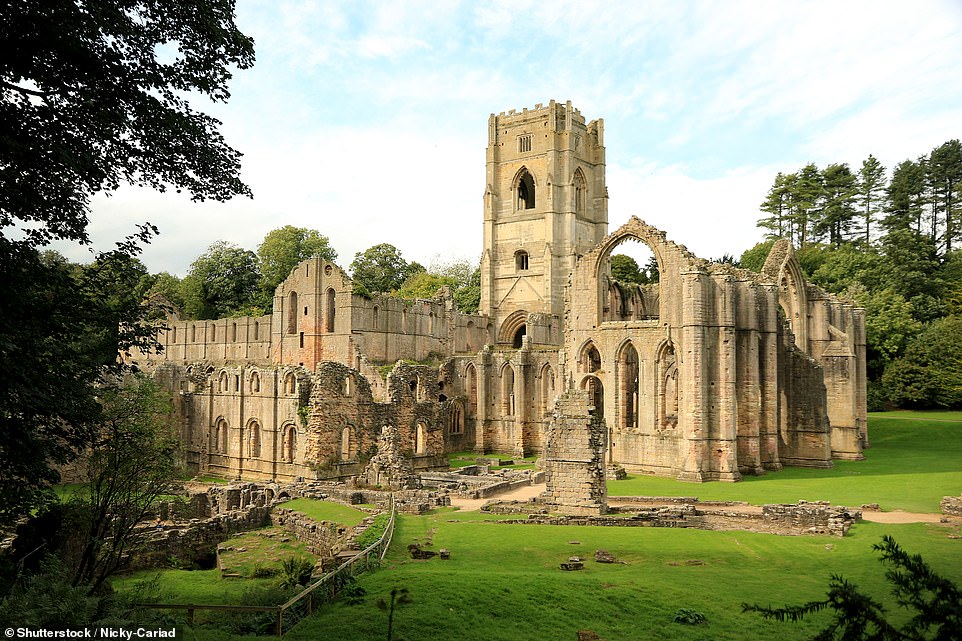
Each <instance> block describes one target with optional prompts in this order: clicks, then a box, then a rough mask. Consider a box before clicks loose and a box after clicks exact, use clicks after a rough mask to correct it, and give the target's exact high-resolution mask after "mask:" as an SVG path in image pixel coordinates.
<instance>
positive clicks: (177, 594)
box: [111, 569, 277, 605]
mask: <svg viewBox="0 0 962 641" xmlns="http://www.w3.org/2000/svg"><path fill="white" fill-rule="evenodd" d="M151 580H156V581H157V589H158V590H159V595H160V598H159V599H158V600H157V602H158V603H202V604H205V605H226V604H236V603H238V602H239V601H240V599H241V597H242V595H243V594H244V592H246V591H249V590H251V589H256V588H267V587H272V586H274V585H277V579H276V578H265V579H223V578H221V575H220V570H217V569H214V570H144V571H142V572H135V573H134V574H128V575H125V576H119V577H116V578H114V579H111V584H112V585H113V588H114V590H116V591H118V592H130V591H133V590H136V589H137V586H138V584H139V583H142V582H144V581H151Z"/></svg>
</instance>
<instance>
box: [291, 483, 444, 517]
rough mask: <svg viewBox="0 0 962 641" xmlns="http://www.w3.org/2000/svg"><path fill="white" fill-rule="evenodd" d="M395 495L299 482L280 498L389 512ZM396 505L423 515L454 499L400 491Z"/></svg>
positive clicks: (398, 508)
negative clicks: (332, 501) (310, 500)
mask: <svg viewBox="0 0 962 641" xmlns="http://www.w3.org/2000/svg"><path fill="white" fill-rule="evenodd" d="M391 494H392V492H387V491H384V490H373V489H367V488H358V487H353V486H351V485H346V484H344V483H337V484H330V483H323V482H313V483H297V484H295V485H288V486H285V487H284V488H283V489H282V491H281V493H280V496H281V497H282V498H283V497H284V496H288V497H290V498H296V497H303V498H308V499H319V500H324V499H333V500H335V501H341V502H342V503H347V504H350V505H359V504H362V503H365V504H369V505H375V506H377V508H378V509H379V510H387V509H388V507H389V506H390V504H391ZM393 494H394V505H395V506H396V507H397V510H398V512H404V513H407V514H423V513H425V512H427V511H429V510H433V509H435V508H438V507H446V506H448V505H451V499H450V498H449V497H448V496H447V495H444V494H441V493H438V492H435V491H429V490H399V491H396V492H393Z"/></svg>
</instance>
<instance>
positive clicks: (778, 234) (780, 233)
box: [758, 172, 798, 238]
mask: <svg viewBox="0 0 962 641" xmlns="http://www.w3.org/2000/svg"><path fill="white" fill-rule="evenodd" d="M797 179H798V177H797V176H796V175H795V174H790V175H788V176H786V175H785V174H783V173H782V172H778V174H776V176H775V184H773V185H772V187H771V189H769V190H768V194H767V195H766V196H765V200H764V201H763V202H762V204H761V206H760V207H759V209H761V211H763V212H764V213H766V214H768V217H767V218H762V219H760V220H759V221H758V226H759V227H763V228H765V229H767V230H768V233H767V234H766V236H767V237H768V238H783V237H791V235H792V227H791V219H790V216H789V210H790V204H789V194H790V192H791V189H792V185H793V184H794V183H795V181H796V180H797Z"/></svg>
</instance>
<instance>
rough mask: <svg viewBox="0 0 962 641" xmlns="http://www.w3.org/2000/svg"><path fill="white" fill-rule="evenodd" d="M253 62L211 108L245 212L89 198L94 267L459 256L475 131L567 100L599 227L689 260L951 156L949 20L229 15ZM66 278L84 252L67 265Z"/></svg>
mask: <svg viewBox="0 0 962 641" xmlns="http://www.w3.org/2000/svg"><path fill="white" fill-rule="evenodd" d="M237 9H238V17H237V19H238V24H239V26H240V27H241V29H242V30H243V31H244V32H245V33H247V34H248V35H251V36H252V37H253V38H254V39H255V42H256V51H257V62H256V64H255V67H254V68H253V69H250V70H247V71H242V72H238V73H237V74H236V75H235V78H234V80H233V82H232V84H231V90H232V94H233V95H232V98H231V101H230V102H229V103H228V104H226V105H222V104H217V105H209V104H198V106H199V107H202V108H204V109H205V110H208V111H210V112H211V113H214V114H215V115H216V116H217V117H218V118H220V119H221V120H222V121H223V123H224V124H223V132H224V134H225V136H226V137H227V139H228V141H229V142H230V143H231V144H232V145H233V146H234V147H236V148H238V149H240V150H241V151H242V152H244V154H245V157H244V169H243V175H244V178H245V180H246V181H247V182H248V184H250V186H251V188H252V189H253V191H254V199H253V200H249V199H235V200H233V201H231V202H228V203H223V204H221V203H203V204H193V203H191V202H190V201H189V200H188V199H187V198H186V197H183V196H178V195H176V194H156V193H153V192H150V191H148V190H140V189H133V188H124V189H121V190H120V191H119V192H117V193H116V194H114V195H113V196H111V197H109V198H106V197H97V198H96V199H95V200H94V205H93V215H92V217H91V228H90V230H91V233H92V236H93V239H94V243H95V246H96V247H98V248H106V247H108V246H110V244H111V243H112V242H113V241H115V240H118V239H120V238H122V237H123V236H124V235H126V234H128V233H130V232H131V231H132V230H133V226H134V224H135V223H136V222H140V221H143V220H149V221H150V222H152V223H154V224H156V225H158V226H159V227H160V230H161V235H160V237H159V238H157V239H156V240H155V241H154V243H153V244H152V245H151V246H150V247H149V248H148V249H147V250H146V251H145V253H144V256H143V258H144V261H145V262H146V263H147V265H148V267H149V268H150V269H151V270H152V271H161V270H164V271H170V272H173V273H177V274H181V275H183V274H184V273H186V271H187V270H188V268H189V265H190V262H191V261H192V260H193V259H194V258H195V257H197V256H198V255H199V254H201V253H202V252H203V251H204V250H205V249H206V247H207V246H208V245H210V244H211V243H212V242H214V241H216V240H227V241H229V242H233V243H236V244H238V245H241V246H243V247H247V248H249V249H256V246H257V244H258V243H259V242H260V240H261V239H262V238H263V237H264V235H265V234H266V233H267V232H268V231H270V230H271V229H274V228H277V227H280V226H283V225H288V224H291V225H297V226H302V227H310V228H314V229H318V230H319V231H320V232H321V233H323V234H325V235H327V236H328V237H329V238H330V240H331V243H332V245H333V246H334V248H335V249H336V250H337V252H338V255H339V258H338V262H339V263H340V264H341V265H342V266H344V267H347V266H348V265H349V264H350V262H351V260H352V259H353V257H354V254H355V253H356V252H358V251H362V250H364V249H366V248H367V247H370V246H372V245H374V244H377V243H381V242H389V243H392V244H394V245H396V246H397V247H398V248H399V249H401V252H402V254H403V255H404V257H405V258H407V259H408V260H417V261H419V262H421V263H423V264H429V263H431V262H432V261H438V260H441V261H445V260H450V259H453V258H468V259H470V260H472V261H473V260H476V259H478V257H479V256H480V253H481V231H482V228H481V221H482V200H481V197H482V194H483V192H484V149H485V145H486V142H487V141H486V132H487V117H488V115H489V114H490V113H491V112H495V113H497V112H501V111H507V110H509V109H519V110H520V109H522V108H524V107H529V108H532V107H534V105H535V104H536V103H547V102H548V101H549V100H551V99H555V100H558V101H565V100H571V101H572V103H573V104H574V106H576V107H578V108H579V109H580V110H581V112H582V114H583V115H585V117H586V118H587V119H589V120H591V119H594V118H604V120H605V143H606V147H607V161H608V165H607V180H608V190H609V195H610V200H609V223H610V224H609V229H610V230H614V229H616V228H617V227H618V226H619V225H621V224H622V223H623V222H625V221H626V220H627V219H628V217H629V216H631V215H636V216H638V217H640V218H642V219H643V220H645V221H646V222H648V223H650V224H653V225H655V226H657V227H659V228H661V229H663V230H665V231H666V232H667V234H668V237H669V238H670V239H672V240H675V241H677V242H679V243H682V244H685V245H686V246H688V248H689V249H691V250H692V251H693V252H695V253H696V254H698V255H700V256H702V257H705V258H713V257H719V256H721V255H722V254H724V253H730V254H733V255H735V256H738V255H739V254H741V252H742V251H744V250H745V249H747V248H749V247H751V246H752V245H754V244H755V243H756V242H757V241H759V240H760V239H761V233H760V232H759V230H757V229H756V227H755V221H756V219H757V218H758V217H759V215H760V214H759V212H758V204H759V203H760V202H761V200H762V199H763V197H764V195H765V192H766V191H767V189H768V187H769V186H770V185H771V183H772V180H773V179H774V176H775V174H776V173H777V172H778V171H783V172H790V171H795V170H796V169H798V168H800V167H801V166H803V165H804V164H806V163H808V162H815V163H817V164H819V166H824V165H825V164H828V163H830V162H847V163H849V164H850V165H851V166H852V167H853V169H855V168H857V167H858V165H860V164H861V162H862V160H863V159H864V158H865V157H866V156H868V154H870V153H871V154H874V155H875V156H876V157H877V158H879V160H881V161H882V163H883V164H884V165H886V167H888V168H891V167H892V166H894V165H895V164H896V163H898V162H900V161H901V160H904V159H906V158H914V157H917V156H919V155H921V154H925V153H928V152H929V151H930V150H931V149H932V148H933V147H935V146H937V145H939V144H941V143H943V142H945V141H946V140H949V139H952V138H959V137H960V136H962V35H960V34H962V2H959V1H958V0H945V1H941V2H940V1H925V0H917V1H915V2H912V3H907V2H884V1H878V0H876V1H874V2H855V1H845V2H839V1H838V0H835V1H833V2H821V1H816V2H797V1H796V2H787V1H775V0H768V1H746V2H736V1H728V0H726V1H720V0H719V1H715V2H677V1H660V2H645V1H641V0H635V1H627V2H616V1H608V2H590V1H586V0H582V1H579V2H567V1H565V0H555V1H553V2H526V1H524V0H511V1H510V2H481V1H478V2H471V1H464V2H455V1H449V2H446V1H444V0H433V1H430V2H414V1H402V0H393V1H390V2H323V1H312V0H302V1H277V0H270V1H263V2H261V1H252V0H239V1H238V8H237ZM69 253H70V255H71V257H73V258H76V259H82V258H83V257H84V255H85V250H83V249H77V250H75V251H71V252H69Z"/></svg>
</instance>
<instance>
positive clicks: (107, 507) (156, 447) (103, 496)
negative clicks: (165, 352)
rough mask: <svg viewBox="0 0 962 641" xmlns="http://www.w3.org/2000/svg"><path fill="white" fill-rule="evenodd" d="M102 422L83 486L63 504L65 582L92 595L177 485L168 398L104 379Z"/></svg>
mask: <svg viewBox="0 0 962 641" xmlns="http://www.w3.org/2000/svg"><path fill="white" fill-rule="evenodd" d="M100 398H101V407H102V408H103V412H102V417H101V420H100V421H99V423H98V425H97V429H96V431H95V432H94V433H93V434H92V440H91V443H90V444H89V449H88V454H87V458H86V461H85V463H86V467H87V478H86V480H87V482H86V483H85V484H84V485H83V486H82V488H81V489H80V490H79V492H78V493H77V494H75V495H74V497H73V498H72V499H71V500H70V505H69V507H70V508H72V509H70V510H68V519H67V523H68V525H69V526H70V528H69V531H70V532H71V533H72V534H73V535H74V536H72V537H70V538H69V539H68V542H67V545H66V550H64V555H65V556H66V557H67V559H66V560H67V562H68V566H69V567H70V568H71V570H72V571H73V580H72V582H73V584H74V585H86V586H89V590H90V592H91V593H94V592H97V591H98V590H99V589H100V587H101V586H102V585H103V583H104V581H106V580H107V578H109V577H110V575H112V574H113V573H114V572H116V571H117V570H118V569H119V568H120V566H121V564H122V562H123V560H124V557H125V556H126V554H127V553H128V551H129V550H130V548H131V547H132V546H133V545H134V544H136V542H137V541H138V539H139V537H142V536H143V533H142V532H141V533H137V532H136V531H135V526H136V525H137V524H138V523H140V522H141V521H143V520H144V517H145V516H146V515H147V513H148V512H149V511H150V509H151V508H152V507H153V505H154V504H155V503H156V502H157V501H158V500H159V499H160V498H161V497H163V496H165V495H169V494H173V493H175V492H176V491H177V490H178V489H179V488H180V483H179V482H178V481H177V475H178V471H179V460H180V454H179V452H180V440H179V438H178V435H177V433H176V430H175V429H174V427H173V426H174V416H173V408H172V406H171V402H170V395H169V393H168V392H166V391H165V390H164V389H163V388H162V387H161V386H160V385H159V384H157V383H155V382H154V381H153V380H151V379H149V378H147V377H145V376H137V375H134V376H126V377H124V378H123V379H117V380H114V381H108V382H105V383H104V385H103V386H102V388H101V390H100Z"/></svg>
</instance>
